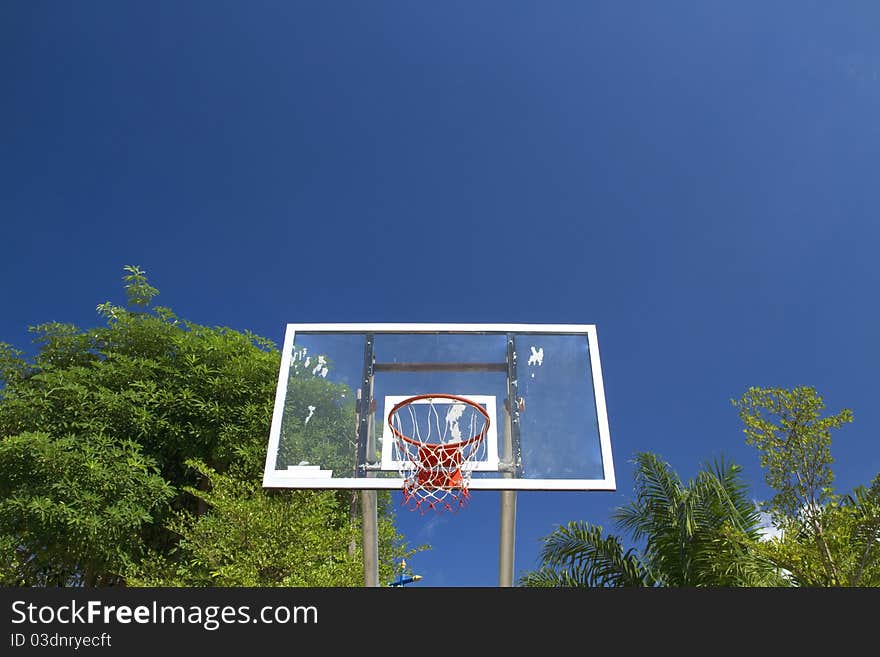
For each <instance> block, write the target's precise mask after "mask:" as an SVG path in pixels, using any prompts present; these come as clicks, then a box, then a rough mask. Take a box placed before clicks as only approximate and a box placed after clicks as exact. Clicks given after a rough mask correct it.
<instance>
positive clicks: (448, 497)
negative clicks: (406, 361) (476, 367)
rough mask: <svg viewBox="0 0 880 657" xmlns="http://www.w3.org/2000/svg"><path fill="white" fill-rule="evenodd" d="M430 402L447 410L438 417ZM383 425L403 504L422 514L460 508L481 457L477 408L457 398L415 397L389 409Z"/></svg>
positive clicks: (482, 418)
mask: <svg viewBox="0 0 880 657" xmlns="http://www.w3.org/2000/svg"><path fill="white" fill-rule="evenodd" d="M435 402H437V403H438V405H439V404H445V405H447V406H448V408H447V410H446V412H445V414H444V416H443V417H442V418H441V412H440V411H439V410H438V409H437V408H436V406H435ZM441 422H442V423H443V428H441ZM388 426H389V428H390V429H391V432H392V433H393V434H394V441H395V450H396V453H397V459H396V460H397V461H398V462H399V463H400V474H401V476H402V477H403V479H404V482H403V503H404V505H405V506H407V507H408V508H409V509H410V510H411V511H415V510H418V511H420V512H422V513H426V512H428V511H429V510H431V509H433V510H434V511H436V512H438V513H439V512H443V511H456V510H458V509H460V508H461V507H463V506H464V505H465V504H466V503H467V501H468V498H469V497H470V493H469V491H468V485H469V484H470V480H471V474H472V473H473V470H474V467H475V466H476V464H477V462H478V461H480V460H481V459H483V458H485V445H486V441H485V440H484V439H485V437H486V432H487V431H488V430H489V415H488V413H486V411H485V410H484V409H483V407H482V406H480V405H479V404H478V403H476V402H474V401H472V400H470V399H468V398H466V397H460V396H458V395H446V394H432V395H416V396H415V397H409V398H408V399H404V400H403V401H401V402H399V403H398V404H396V405H395V406H394V407H393V408H392V409H391V411H390V412H389V413H388ZM463 436H467V437H463Z"/></svg>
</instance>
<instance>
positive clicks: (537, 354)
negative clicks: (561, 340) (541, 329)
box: [529, 347, 544, 367]
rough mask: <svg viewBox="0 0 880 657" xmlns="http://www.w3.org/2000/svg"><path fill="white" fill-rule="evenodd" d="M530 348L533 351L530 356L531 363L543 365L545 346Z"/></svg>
mask: <svg viewBox="0 0 880 657" xmlns="http://www.w3.org/2000/svg"><path fill="white" fill-rule="evenodd" d="M529 349H530V350H531V352H532V355H531V356H529V365H537V366H538V367H541V365H543V364H544V347H538V348H537V349H535V348H534V347H529Z"/></svg>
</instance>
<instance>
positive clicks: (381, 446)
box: [263, 324, 615, 490]
mask: <svg viewBox="0 0 880 657" xmlns="http://www.w3.org/2000/svg"><path fill="white" fill-rule="evenodd" d="M420 395H452V396H456V397H463V398H465V399H467V400H468V402H469V403H468V404H462V403H460V402H459V401H456V400H455V399H451V398H442V399H436V400H431V402H430V403H427V402H426V401H425V400H424V399H420V400H418V401H415V402H413V403H411V404H407V405H405V407H404V408H403V409H402V411H401V412H400V413H399V414H398V415H399V417H398V418H397V422H398V425H397V428H398V431H399V432H400V433H402V434H403V435H407V436H408V435H412V436H413V437H414V438H415V437H418V439H419V440H422V441H425V442H432V443H438V444H444V443H450V442H455V441H462V440H468V439H469V438H471V437H472V434H474V433H475V432H479V431H480V428H479V427H477V426H476V425H475V419H474V418H475V417H476V418H477V419H482V418H484V417H488V421H489V422H488V425H489V426H488V429H487V430H486V431H485V435H484V437H483V438H482V440H481V442H480V450H479V452H477V453H476V454H475V456H474V457H473V458H474V459H475V460H476V462H475V463H474V464H472V465H473V473H472V476H471V480H470V485H469V487H470V488H471V489H473V490H480V489H483V490H614V489H615V480H614V466H613V462H612V456H611V442H610V435H609V426H608V417H607V412H606V408H605V393H604V389H603V384H602V373H601V366H600V362H599V347H598V341H597V336H596V328H595V326H593V325H532V324H491V325H469V324H289V325H288V326H287V329H286V332H285V338H284V345H283V348H282V358H281V371H280V373H279V377H278V390H277V397H276V401H275V412H274V416H273V419H272V427H271V432H270V436H269V445H268V450H267V455H266V468H265V473H264V478H263V485H264V486H265V487H269V488H339V489H341V488H352V489H399V488H401V487H402V485H403V481H404V479H403V474H404V473H405V469H406V468H407V467H411V466H410V465H409V463H408V462H407V460H406V459H405V458H404V456H403V455H402V454H401V451H400V449H399V448H398V441H396V440H395V436H394V434H393V432H392V430H391V425H390V424H389V413H390V411H391V410H392V408H393V407H394V406H395V405H396V404H398V403H400V402H401V401H402V400H405V399H408V398H411V397H416V396H420ZM510 400H513V403H511V401H510ZM475 406H479V407H480V409H482V412H480V411H477V412H476V413H474V412H471V413H466V412H465V411H473V410H474V408H473V407H475ZM416 434H418V436H416Z"/></svg>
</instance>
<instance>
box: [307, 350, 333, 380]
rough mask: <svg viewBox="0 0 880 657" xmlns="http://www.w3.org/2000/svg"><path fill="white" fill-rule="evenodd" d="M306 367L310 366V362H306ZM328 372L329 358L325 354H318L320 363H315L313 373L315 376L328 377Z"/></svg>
mask: <svg viewBox="0 0 880 657" xmlns="http://www.w3.org/2000/svg"><path fill="white" fill-rule="evenodd" d="M306 367H308V363H306ZM327 372H328V369H327V359H326V358H325V357H324V356H318V364H317V365H315V368H314V369H313V370H312V374H313V375H314V376H320V377H323V378H325V379H326V378H327Z"/></svg>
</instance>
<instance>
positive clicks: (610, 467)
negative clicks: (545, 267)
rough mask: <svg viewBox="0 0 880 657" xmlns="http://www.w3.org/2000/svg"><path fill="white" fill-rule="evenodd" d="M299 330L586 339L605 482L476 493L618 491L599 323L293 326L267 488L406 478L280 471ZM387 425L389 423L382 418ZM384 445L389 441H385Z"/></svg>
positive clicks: (387, 486) (370, 484)
mask: <svg viewBox="0 0 880 657" xmlns="http://www.w3.org/2000/svg"><path fill="white" fill-rule="evenodd" d="M298 332H308V333H322V332H326V333H329V332H336V333H435V332H449V333H485V332H490V333H557V334H573V335H579V334H582V335H585V336H586V337H587V343H588V346H589V354H590V367H591V369H592V372H591V374H592V382H593V395H594V400H595V405H596V418H597V423H598V425H597V426H598V432H599V444H600V451H601V455H602V470H603V476H602V478H601V479H517V478H497V479H495V478H492V479H490V478H480V479H476V478H475V479H472V480H471V482H470V486H469V488H470V489H471V490H546V491H566V490H567V491H594V490H595V491H599V490H603V491H614V490H617V486H616V481H615V475H614V462H613V456H612V451H611V435H610V428H609V423H608V411H607V408H606V403H605V387H604V383H603V379H602V367H601V361H600V357H599V344H598V335H597V331H596V326H595V324H442V323H441V324H397V323H384V324H383V323H377V324H361V323H355V324H352V323H330V324H324V323H319V324H288V325H287V327H286V330H285V334H284V342H283V345H282V352H281V367H280V368H279V373H278V383H277V387H276V394H275V407H274V412H273V415H272V424H271V427H270V432H269V443H268V447H267V454H266V465H265V468H264V471H263V487H264V488H290V489H298V488H303V489H359V490H400V489H401V488H402V487H403V483H404V479H403V478H402V477H369V476H368V477H339V478H335V479H334V478H331V477H325V476H317V477H316V476H301V474H298V473H297V471H296V468H293V469H291V470H276V469H275V464H276V458H277V454H278V446H279V442H280V437H281V421H282V416H283V412H284V402H285V398H286V395H287V380H288V376H289V371H290V365H291V358H292V352H293V344H294V338H295V336H296V334H297V333H298ZM383 423H384V420H383ZM383 445H384V441H383Z"/></svg>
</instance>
